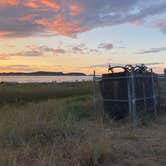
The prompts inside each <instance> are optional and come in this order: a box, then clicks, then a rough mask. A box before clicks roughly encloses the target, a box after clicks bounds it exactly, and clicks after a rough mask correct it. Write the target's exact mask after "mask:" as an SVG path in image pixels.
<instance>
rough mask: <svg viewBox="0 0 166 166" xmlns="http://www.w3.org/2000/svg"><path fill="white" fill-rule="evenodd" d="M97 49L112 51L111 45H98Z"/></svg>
mask: <svg viewBox="0 0 166 166" xmlns="http://www.w3.org/2000/svg"><path fill="white" fill-rule="evenodd" d="M98 48H103V49H106V50H112V49H113V48H114V46H113V44H112V43H101V44H99V46H98Z"/></svg>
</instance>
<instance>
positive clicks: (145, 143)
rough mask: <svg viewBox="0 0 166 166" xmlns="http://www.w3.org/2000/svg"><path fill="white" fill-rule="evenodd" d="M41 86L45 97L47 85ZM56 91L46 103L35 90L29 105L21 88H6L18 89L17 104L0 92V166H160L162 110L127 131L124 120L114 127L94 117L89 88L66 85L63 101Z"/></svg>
mask: <svg viewBox="0 0 166 166" xmlns="http://www.w3.org/2000/svg"><path fill="white" fill-rule="evenodd" d="M31 86H32V85H31ZM43 86H44V85H43ZM45 86H46V88H47V92H49V91H48V88H50V87H49V86H51V85H49V86H48V85H45ZM54 86H55V85H54ZM58 86H60V85H58ZM63 86H64V85H63ZM63 86H62V87H63ZM62 87H61V92H62V91H63V95H62V93H60V91H59V90H58V92H57V89H56V88H52V89H51V91H50V93H51V94H52V95H51V97H50V98H48V96H49V95H48V93H47V95H46V94H45V95H44V93H43V92H45V91H46V90H44V89H45V88H44V87H42V88H43V89H42V88H41V87H38V86H36V87H35V88H34V89H33V91H31V93H32V92H33V93H34V94H33V97H32V99H31V98H29V97H26V95H27V88H28V87H27V85H26V87H24V86H21V90H20V89H19V88H20V87H16V88H14V87H10V88H14V89H17V91H18V89H19V92H20V93H19V95H21V96H24V97H23V98H18V99H17V100H13V99H12V95H11V98H10V94H13V93H14V94H15V92H13V91H14V90H11V89H10V91H8V92H6V94H8V96H7V95H6V94H5V91H3V95H4V96H6V98H9V99H10V100H7V101H8V102H6V103H5V102H4V100H3V102H2V103H1V109H0V115H1V116H0V165H2V166H30V165H31V166H114V165H115V166H130V165H131V166H133V165H134V166H147V165H150V166H153V165H154V166H160V165H161V166H163V165H166V158H165V156H166V113H165V110H163V111H161V112H160V114H159V115H158V117H157V118H156V119H153V120H152V119H149V118H147V120H144V123H140V125H139V126H138V127H136V128H133V127H132V125H131V123H130V122H129V120H128V119H124V120H121V121H118V122H115V121H113V120H112V119H110V118H109V117H107V116H105V117H102V118H101V115H100V116H99V115H98V114H97V115H96V113H94V111H93V98H92V90H89V89H90V88H92V87H91V85H90V83H88V84H86V86H83V85H80V84H77V85H71V84H68V85H67V87H69V89H70V90H71V87H72V91H74V92H77V93H74V94H73V93H72V91H70V90H68V91H67V93H66V94H68V95H66V94H65V93H64V90H63V88H62ZM65 87H66V85H65ZM5 88H6V87H5ZM5 88H4V89H5ZM82 88H84V91H82V90H81V89H82ZM25 89H26V90H25ZM38 89H40V93H41V94H42V93H43V94H42V95H41V96H42V97H41V98H40V100H37V99H36V98H35V93H36V92H38ZM35 90H36V91H35ZM65 90H66V89H65ZM15 91H16V90H15ZM25 91H26V93H25ZM85 91H86V93H83V92H85ZM29 93H30V92H29ZM70 93H71V94H73V95H71V94H70ZM55 94H56V95H55ZM57 94H61V95H59V96H58V95H57ZM31 95H32V94H31ZM22 99H23V100H22ZM145 121H146V123H145Z"/></svg>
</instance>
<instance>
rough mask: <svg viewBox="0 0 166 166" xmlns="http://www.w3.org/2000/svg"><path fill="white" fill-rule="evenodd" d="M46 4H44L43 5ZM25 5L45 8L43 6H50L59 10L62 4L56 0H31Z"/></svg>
mask: <svg viewBox="0 0 166 166" xmlns="http://www.w3.org/2000/svg"><path fill="white" fill-rule="evenodd" d="M43 5H44V6H43ZM25 6H27V7H30V8H34V9H36V8H43V7H49V8H52V9H55V10H59V9H60V6H59V4H58V3H56V2H55V1H54V0H40V1H39V0H29V1H28V2H27V3H25Z"/></svg>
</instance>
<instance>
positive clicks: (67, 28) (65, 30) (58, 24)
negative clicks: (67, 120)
mask: <svg viewBox="0 0 166 166" xmlns="http://www.w3.org/2000/svg"><path fill="white" fill-rule="evenodd" d="M36 23H37V24H40V25H43V26H44V27H45V29H46V30H48V31H53V32H55V33H57V34H61V35H64V36H68V37H76V34H77V33H79V32H83V31H86V29H85V28H83V27H80V26H79V25H80V23H79V22H78V21H76V20H75V21H72V22H70V21H68V20H66V19H64V18H63V17H62V16H61V15H57V16H56V17H55V21H49V20H47V19H40V20H37V21H36Z"/></svg>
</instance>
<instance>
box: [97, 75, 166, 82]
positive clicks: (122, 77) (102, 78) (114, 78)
mask: <svg viewBox="0 0 166 166" xmlns="http://www.w3.org/2000/svg"><path fill="white" fill-rule="evenodd" d="M134 77H135V78H152V77H153V78H160V79H161V78H162V79H163V78H164V77H161V76H160V77H158V76H156V75H141V74H139V75H138V74H135V75H134ZM129 78H132V77H131V76H130V75H129V76H119V77H118V76H116V77H105V78H104V77H94V79H95V80H99V81H100V80H118V79H129Z"/></svg>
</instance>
